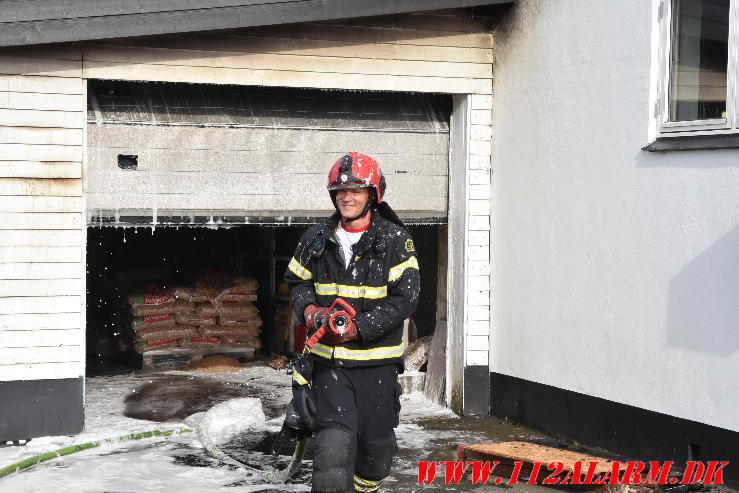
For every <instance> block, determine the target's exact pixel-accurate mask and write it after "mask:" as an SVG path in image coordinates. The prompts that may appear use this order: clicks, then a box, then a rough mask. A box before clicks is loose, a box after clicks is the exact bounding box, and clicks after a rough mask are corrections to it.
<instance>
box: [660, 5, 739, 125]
mask: <svg viewBox="0 0 739 493" xmlns="http://www.w3.org/2000/svg"><path fill="white" fill-rule="evenodd" d="M729 2H730V0H673V4H672V7H673V10H672V19H673V20H672V63H671V67H670V71H671V73H670V91H669V106H670V121H690V120H710V119H721V118H723V119H725V118H726V64H727V61H728V54H729V48H728V40H729Z"/></svg>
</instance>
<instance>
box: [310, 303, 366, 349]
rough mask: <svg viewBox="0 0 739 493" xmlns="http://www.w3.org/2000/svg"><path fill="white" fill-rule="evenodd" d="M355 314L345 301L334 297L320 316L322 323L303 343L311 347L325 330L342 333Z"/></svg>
mask: <svg viewBox="0 0 739 493" xmlns="http://www.w3.org/2000/svg"><path fill="white" fill-rule="evenodd" d="M356 316H357V311H356V310H355V309H354V308H353V307H352V306H351V305H350V304H349V303H347V302H346V301H344V300H343V299H341V298H336V299H335V300H334V302H333V303H331V306H329V307H328V310H326V314H324V315H323V316H322V317H321V318H322V319H323V323H322V324H321V326H320V327H319V328H318V330H317V331H316V332H315V333H314V334H313V335H312V336H311V337H310V339H308V340H307V341H306V343H305V345H306V346H307V347H308V348H312V347H313V346H314V345H315V344H316V343H317V342H318V341H319V340H320V339H321V337H323V334H325V333H326V330H331V331H332V332H334V333H336V334H339V335H343V334H344V331H345V330H346V327H348V326H349V321H350V320H352V319H353V318H354V317H356Z"/></svg>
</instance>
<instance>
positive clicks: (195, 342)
mask: <svg viewBox="0 0 739 493" xmlns="http://www.w3.org/2000/svg"><path fill="white" fill-rule="evenodd" d="M220 343H221V340H220V339H218V338H217V337H185V338H184V339H182V340H181V341H180V347H183V348H199V347H216V346H217V345H219V344H220Z"/></svg>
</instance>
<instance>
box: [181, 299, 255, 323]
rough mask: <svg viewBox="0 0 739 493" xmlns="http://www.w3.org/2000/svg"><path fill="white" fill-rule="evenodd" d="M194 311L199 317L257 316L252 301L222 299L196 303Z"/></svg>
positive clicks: (230, 317)
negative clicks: (221, 300)
mask: <svg viewBox="0 0 739 493" xmlns="http://www.w3.org/2000/svg"><path fill="white" fill-rule="evenodd" d="M195 311H196V312H197V314H198V315H199V316H201V317H219V316H220V317H227V318H229V319H240V318H245V317H251V318H254V317H257V316H259V311H258V310H257V307H256V306H254V303H251V302H249V301H243V302H242V301H223V302H220V303H219V302H212V303H211V302H208V303H196V304H195Z"/></svg>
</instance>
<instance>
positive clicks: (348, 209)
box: [336, 188, 369, 219]
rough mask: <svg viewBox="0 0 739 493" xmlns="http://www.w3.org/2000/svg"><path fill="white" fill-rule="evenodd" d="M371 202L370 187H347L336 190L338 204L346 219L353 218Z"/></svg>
mask: <svg viewBox="0 0 739 493" xmlns="http://www.w3.org/2000/svg"><path fill="white" fill-rule="evenodd" d="M367 202H369V189H367V188H347V189H344V190H337V191H336V205H337V206H338V207H339V213H341V217H343V218H344V219H352V218H355V217H357V216H358V215H359V214H361V213H362V211H363V210H364V207H365V206H366V205H367Z"/></svg>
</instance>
